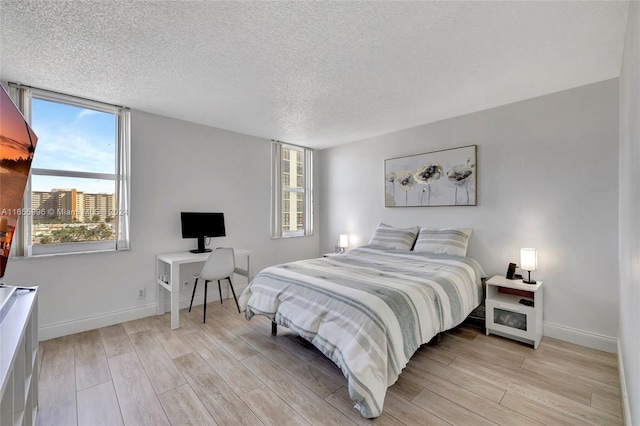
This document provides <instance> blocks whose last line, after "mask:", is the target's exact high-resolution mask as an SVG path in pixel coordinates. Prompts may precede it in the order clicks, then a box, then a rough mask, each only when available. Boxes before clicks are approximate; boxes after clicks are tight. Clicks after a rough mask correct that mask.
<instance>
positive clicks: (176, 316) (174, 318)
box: [169, 265, 180, 330]
mask: <svg viewBox="0 0 640 426" xmlns="http://www.w3.org/2000/svg"><path fill="white" fill-rule="evenodd" d="M169 285H170V287H171V329H172V330H175V329H176V328H178V327H180V268H179V267H178V266H177V265H171V281H170V282H169Z"/></svg>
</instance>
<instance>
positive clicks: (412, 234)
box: [369, 223, 420, 250]
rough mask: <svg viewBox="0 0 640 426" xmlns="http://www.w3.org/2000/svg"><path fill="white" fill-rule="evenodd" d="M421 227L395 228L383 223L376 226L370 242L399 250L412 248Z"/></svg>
mask: <svg viewBox="0 0 640 426" xmlns="http://www.w3.org/2000/svg"><path fill="white" fill-rule="evenodd" d="M419 230H420V228H418V227H417V226H414V227H412V228H394V227H393V226H389V225H385V224H384V223H381V224H380V225H378V227H377V228H376V230H375V232H374V233H373V236H372V237H371V240H370V241H369V244H371V245H374V246H378V247H388V248H394V249H398V250H411V247H413V243H414V242H415V241H416V237H417V236H418V231H419Z"/></svg>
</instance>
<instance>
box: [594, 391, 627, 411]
mask: <svg viewBox="0 0 640 426" xmlns="http://www.w3.org/2000/svg"><path fill="white" fill-rule="evenodd" d="M591 406H592V407H593V408H596V409H598V410H600V411H603V412H605V413H609V414H611V415H613V416H616V417H622V402H621V401H620V398H612V397H610V396H609V395H603V394H600V393H598V392H593V394H592V396H591Z"/></svg>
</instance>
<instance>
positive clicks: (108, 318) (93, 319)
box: [38, 303, 156, 341]
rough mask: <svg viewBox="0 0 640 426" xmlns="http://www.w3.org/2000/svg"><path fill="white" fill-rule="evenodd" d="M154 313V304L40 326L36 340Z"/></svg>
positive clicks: (131, 319) (105, 325)
mask: <svg viewBox="0 0 640 426" xmlns="http://www.w3.org/2000/svg"><path fill="white" fill-rule="evenodd" d="M155 313H156V304H155V303H151V304H146V305H144V306H136V307H135V308H131V309H123V310H121V311H113V312H108V313H106V314H101V315H93V316H90V317H85V318H78V319H75V320H71V321H63V322H59V323H54V324H47V325H40V327H38V340H40V341H43V340H49V339H55V338H56V337H62V336H67V335H69V334H75V333H81V332H83V331H88V330H95V329H96V328H101V327H108V326H110V325H114V324H120V323H123V322H127V321H133V320H137V319H140V318H144V317H148V316H151V315H155Z"/></svg>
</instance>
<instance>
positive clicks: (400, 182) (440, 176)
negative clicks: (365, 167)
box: [384, 145, 478, 207]
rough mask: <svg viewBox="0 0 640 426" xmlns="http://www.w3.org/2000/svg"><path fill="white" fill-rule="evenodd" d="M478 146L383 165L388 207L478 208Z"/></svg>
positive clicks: (430, 153) (393, 160)
mask: <svg viewBox="0 0 640 426" xmlns="http://www.w3.org/2000/svg"><path fill="white" fill-rule="evenodd" d="M476 149H477V146H476V145H470V146H464V147H460V148H453V149H446V150H443V151H435V152H428V153H425V154H417V155H411V156H409V157H399V158H392V159H390V160H385V162H384V176H385V183H384V188H385V197H384V198H385V203H384V205H385V207H428V206H475V205H476V202H477V197H476V194H477V192H476V191H477V187H476V182H477V180H476V176H477V170H478V169H477V164H476Z"/></svg>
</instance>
